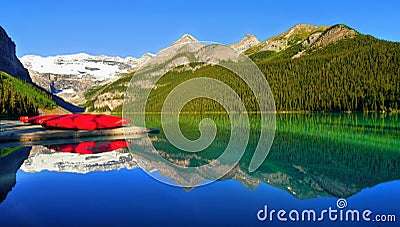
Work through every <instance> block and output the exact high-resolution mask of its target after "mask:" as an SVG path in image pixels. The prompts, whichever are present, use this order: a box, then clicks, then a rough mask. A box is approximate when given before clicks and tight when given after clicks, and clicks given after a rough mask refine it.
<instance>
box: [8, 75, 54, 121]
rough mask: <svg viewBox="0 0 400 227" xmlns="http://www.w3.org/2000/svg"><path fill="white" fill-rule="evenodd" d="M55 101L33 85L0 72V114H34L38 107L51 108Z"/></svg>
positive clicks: (15, 115) (16, 115)
mask: <svg viewBox="0 0 400 227" xmlns="http://www.w3.org/2000/svg"><path fill="white" fill-rule="evenodd" d="M55 106H56V103H55V102H54V101H53V100H52V99H51V98H50V96H49V95H47V94H46V93H44V92H43V91H40V90H39V89H37V88H35V87H34V86H33V85H31V84H28V83H26V82H25V81H22V80H20V79H17V78H14V77H12V76H10V75H8V74H6V73H4V72H0V114H1V115H6V116H14V117H18V116H20V115H35V114H37V113H38V108H43V109H52V108H53V107H55Z"/></svg>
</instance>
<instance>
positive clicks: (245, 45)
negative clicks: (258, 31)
mask: <svg viewBox="0 0 400 227" xmlns="http://www.w3.org/2000/svg"><path fill="white" fill-rule="evenodd" d="M259 43H260V41H258V39H257V37H255V36H254V35H252V34H247V35H245V36H243V38H242V39H241V40H240V41H239V42H238V43H234V44H231V45H230V47H231V48H233V49H235V50H237V51H240V52H243V51H245V50H247V49H249V48H250V47H252V46H255V45H257V44H259Z"/></svg>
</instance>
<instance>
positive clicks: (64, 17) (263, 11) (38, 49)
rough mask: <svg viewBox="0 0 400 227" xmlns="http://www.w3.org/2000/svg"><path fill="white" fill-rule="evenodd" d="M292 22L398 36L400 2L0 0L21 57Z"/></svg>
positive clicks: (233, 36)
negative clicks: (345, 27) (341, 24)
mask: <svg viewBox="0 0 400 227" xmlns="http://www.w3.org/2000/svg"><path fill="white" fill-rule="evenodd" d="M297 23H308V24H315V25H333V24H337V23H343V24H347V25H349V26H350V27H352V28H354V29H356V30H358V31H359V32H361V33H364V34H371V35H373V36H375V37H378V38H381V39H386V40H391V41H400V1H397V0H392V1H390V0H381V1H375V0H374V1H369V0H365V1H352V0H345V1H343V0H337V1H336V0H335V1H322V0H318V1H315V0H306V1H277V0H274V1H269V0H264V1H252V0H248V1H235V0H230V1H218V0H212V1H208V0H207V1H189V0H187V1H183V0H182V1H172V0H171V1H168V0H164V1H163V0H160V1H129V0H112V1H111V0H109V1H105V0H98V1H95V0H48V1H45V0H34V1H32V0H25V1H23V0H0V26H2V27H3V28H4V29H5V30H6V31H7V33H8V34H9V35H10V36H11V37H12V39H13V40H14V41H15V42H16V44H17V55H18V56H19V57H21V56H23V55H26V54H38V55H42V56H49V55H57V54H68V53H78V52H86V53H89V54H95V55H100V54H105V55H112V56H114V55H116V56H121V57H125V56H134V57H140V56H141V55H142V54H144V53H146V52H152V53H156V52H157V51H159V50H160V49H162V48H165V47H167V46H169V45H170V44H171V43H172V42H174V41H175V40H177V39H179V38H180V37H181V36H182V35H183V34H185V33H189V34H191V35H193V36H194V37H196V38H197V39H198V40H202V41H214V42H218V43H224V44H230V43H234V42H237V41H239V40H240V39H241V37H242V36H243V35H245V34H247V33H252V34H254V35H256V36H257V37H258V38H259V39H260V40H265V39H267V38H269V37H271V36H274V35H276V34H279V33H282V32H284V31H285V30H287V29H288V28H290V27H291V26H293V25H294V24H297Z"/></svg>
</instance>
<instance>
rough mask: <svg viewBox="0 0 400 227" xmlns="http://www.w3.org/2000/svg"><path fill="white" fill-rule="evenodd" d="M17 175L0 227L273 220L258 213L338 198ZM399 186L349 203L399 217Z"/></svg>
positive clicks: (126, 177)
mask: <svg viewBox="0 0 400 227" xmlns="http://www.w3.org/2000/svg"><path fill="white" fill-rule="evenodd" d="M17 179H18V183H17V186H16V187H14V188H13V190H12V191H11V192H10V194H9V196H8V198H7V199H6V200H5V201H4V202H3V203H2V204H0V214H1V215H0V217H1V218H0V224H1V226H10V225H30V226H32V225H34V226H60V225H63V226H76V225H79V226H103V225H108V226H110V225H113V226H114V225H138V224H144V225H171V226H175V225H188V224H190V225H214V224H218V225H245V226H248V225H270V223H269V222H268V221H267V222H260V221H258V219H257V216H256V213H257V211H258V210H260V209H262V208H263V207H264V205H268V207H271V209H272V208H273V209H287V210H290V209H294V208H295V209H299V210H302V209H311V208H313V209H316V210H320V209H327V208H328V207H329V206H331V207H333V208H336V200H337V199H336V198H315V199H309V200H299V199H297V198H295V197H294V196H292V195H290V194H289V193H287V192H286V191H283V190H281V189H278V188H275V187H272V186H270V185H268V184H265V183H262V184H261V185H260V186H259V187H258V188H256V189H254V190H248V189H246V188H245V187H244V186H243V185H242V184H241V183H240V182H237V181H234V180H226V181H223V182H215V183H212V184H209V185H206V186H201V187H198V188H194V189H192V190H190V191H185V190H184V189H182V188H178V187H174V186H168V185H165V184H163V183H160V182H158V181H156V180H154V179H153V178H151V177H149V176H148V175H147V174H146V173H144V172H143V171H142V170H140V169H134V170H130V171H128V170H120V171H110V172H93V173H89V174H86V175H82V174H74V173H56V172H47V171H44V172H41V173H25V172H23V171H18V174H17ZM399 188H400V181H393V182H388V183H384V184H380V185H377V186H375V187H373V188H367V189H364V190H362V191H361V192H359V193H358V194H356V195H354V196H352V197H350V198H348V199H347V202H348V207H349V208H352V209H355V208H358V209H360V210H364V209H371V210H372V211H373V212H374V213H382V214H385V213H395V214H397V215H398V216H399V215H400V211H399V207H398V204H399V203H400V191H399V190H398V189H399ZM273 223H274V225H277V224H281V225H285V224H287V223H279V222H276V221H275V222H273ZM290 224H292V225H293V224H297V225H304V224H305V223H302V222H299V223H290ZM309 224H310V223H307V225H309ZM314 224H315V225H320V223H314ZM327 224H329V225H331V224H332V225H336V224H346V225H349V224H350V223H346V222H342V223H338V222H336V223H335V222H333V223H329V222H328V223H327ZM352 224H354V223H352ZM364 224H366V223H364ZM369 224H371V225H372V226H377V225H375V223H369ZM386 224H388V223H386ZM386 224H385V225H382V226H386ZM392 224H393V223H392ZM397 224H399V223H398V222H397ZM393 225H394V224H393Z"/></svg>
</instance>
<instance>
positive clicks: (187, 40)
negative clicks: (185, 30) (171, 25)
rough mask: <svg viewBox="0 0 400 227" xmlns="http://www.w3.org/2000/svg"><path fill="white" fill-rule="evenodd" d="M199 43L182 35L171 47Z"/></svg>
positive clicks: (187, 35) (188, 36) (190, 37)
mask: <svg viewBox="0 0 400 227" xmlns="http://www.w3.org/2000/svg"><path fill="white" fill-rule="evenodd" d="M198 42H199V41H198V40H197V39H196V38H194V37H193V36H191V35H189V34H184V35H183V36H182V37H181V38H180V39H178V40H177V41H176V42H174V44H173V45H178V44H184V43H198Z"/></svg>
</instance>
